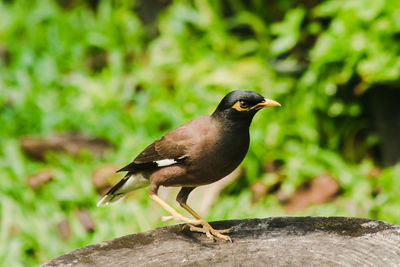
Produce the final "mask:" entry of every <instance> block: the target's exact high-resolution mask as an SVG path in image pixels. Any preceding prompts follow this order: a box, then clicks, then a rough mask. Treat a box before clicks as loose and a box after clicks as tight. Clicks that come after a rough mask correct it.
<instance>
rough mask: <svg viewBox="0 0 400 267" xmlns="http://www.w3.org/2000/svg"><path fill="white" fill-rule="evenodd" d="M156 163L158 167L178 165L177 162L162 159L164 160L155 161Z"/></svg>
mask: <svg viewBox="0 0 400 267" xmlns="http://www.w3.org/2000/svg"><path fill="white" fill-rule="evenodd" d="M155 163H156V164H157V167H165V166H169V165H173V164H175V163H177V161H176V160H174V159H162V160H157V161H155Z"/></svg>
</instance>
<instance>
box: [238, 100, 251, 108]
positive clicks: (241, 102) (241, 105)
mask: <svg viewBox="0 0 400 267" xmlns="http://www.w3.org/2000/svg"><path fill="white" fill-rule="evenodd" d="M240 107H241V108H248V107H249V104H247V103H246V102H244V101H243V100H242V101H240Z"/></svg>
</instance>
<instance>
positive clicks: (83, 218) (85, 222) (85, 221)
mask: <svg viewBox="0 0 400 267" xmlns="http://www.w3.org/2000/svg"><path fill="white" fill-rule="evenodd" d="M76 216H77V217H78V220H79V222H80V223H81V224H82V226H83V228H85V230H86V231H87V232H93V231H94V228H95V225H94V221H93V219H92V217H91V216H90V214H89V212H88V211H87V210H82V209H81V210H78V211H77V212H76Z"/></svg>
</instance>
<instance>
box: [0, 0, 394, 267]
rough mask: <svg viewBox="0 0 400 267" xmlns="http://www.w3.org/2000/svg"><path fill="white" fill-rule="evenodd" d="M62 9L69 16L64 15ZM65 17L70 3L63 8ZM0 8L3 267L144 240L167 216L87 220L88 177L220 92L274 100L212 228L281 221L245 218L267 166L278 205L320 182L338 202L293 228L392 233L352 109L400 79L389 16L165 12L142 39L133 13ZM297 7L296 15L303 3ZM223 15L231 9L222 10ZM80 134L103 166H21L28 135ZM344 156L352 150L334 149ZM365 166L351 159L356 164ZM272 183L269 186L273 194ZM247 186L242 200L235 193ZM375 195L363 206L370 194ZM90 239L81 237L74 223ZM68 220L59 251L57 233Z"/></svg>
mask: <svg viewBox="0 0 400 267" xmlns="http://www.w3.org/2000/svg"><path fill="white" fill-rule="evenodd" d="M67 2H68V1H67ZM71 2H75V1H71ZM83 2H84V1H76V2H75V3H76V4H75V5H72V6H71V7H69V8H63V7H61V6H60V5H59V4H57V1H50V0H46V1H27V0H15V1H3V2H0V125H1V130H0V176H1V177H2V178H1V187H0V262H4V263H7V265H9V266H27V265H28V266H29V265H37V264H38V263H42V262H45V261H46V260H48V259H50V258H52V257H55V256H57V255H59V254H62V253H65V252H67V251H69V250H72V249H75V248H78V247H80V246H84V245H87V244H91V243H95V242H100V241H102V240H106V239H110V238H113V237H117V236H121V235H125V234H128V233H132V232H137V231H144V230H149V229H152V228H154V227H156V226H161V225H164V223H161V222H160V221H159V217H160V216H161V215H165V213H164V211H163V210H161V209H160V208H158V207H157V206H156V205H153V203H151V202H150V201H149V200H148V197H147V194H146V191H145V190H141V191H139V192H137V193H136V194H135V196H134V197H132V198H129V199H128V200H127V201H124V202H121V203H119V204H118V205H115V206H113V207H112V208H101V209H99V208H96V207H95V203H96V201H97V200H98V199H99V196H98V195H97V193H96V192H95V189H94V188H93V185H92V184H91V181H90V177H91V173H92V171H93V169H95V168H96V167H97V166H99V165H101V164H105V163H115V164H118V165H119V166H122V165H123V164H126V163H128V162H129V161H130V160H131V159H132V158H133V157H134V156H135V155H136V154H137V153H138V152H140V151H141V149H143V148H144V147H145V146H146V145H148V144H149V143H150V142H151V141H152V140H154V139H155V138H157V137H159V136H161V135H162V134H163V133H165V132H166V131H168V130H169V129H171V128H173V127H176V126H178V125H180V124H182V123H184V122H185V121H187V120H189V119H191V118H193V117H195V116H199V115H204V114H209V113H211V112H212V111H213V109H214V108H215V106H216V105H217V104H218V102H219V100H220V99H221V98H222V97H223V96H224V94H226V93H227V92H228V91H230V90H233V89H237V88H248V89H252V90H255V91H258V92H260V93H262V94H263V95H265V96H267V97H269V98H271V99H276V100H278V101H279V102H280V103H281V104H282V107H281V108H274V109H272V108H271V109H268V110H264V111H263V112H260V114H258V115H257V117H256V118H255V119H254V123H253V124H252V127H251V136H252V143H251V148H250V151H249V153H248V155H247V157H246V159H245V161H244V163H243V164H242V167H241V168H242V169H243V170H244V174H245V175H243V176H244V177H242V178H241V179H242V180H241V181H239V182H237V184H234V185H231V186H229V187H228V188H227V189H226V190H224V192H223V194H222V195H221V196H220V199H219V200H218V202H217V203H216V204H215V205H213V206H212V208H211V211H210V212H209V215H208V217H207V218H208V219H210V220H222V219H235V218H247V217H267V216H278V215H285V212H284V209H283V208H282V206H281V204H279V202H278V200H277V198H276V197H275V196H274V195H267V196H265V197H264V198H263V199H262V200H261V201H260V202H258V203H256V204H252V203H251V192H250V189H249V185H250V184H251V183H253V182H255V181H258V180H265V181H267V180H268V179H270V178H271V177H272V176H268V177H267V176H266V174H265V173H264V171H263V170H264V165H265V164H266V163H267V162H274V161H280V162H282V163H283V166H282V169H281V170H280V171H278V172H277V174H275V173H273V174H271V175H276V176H279V177H283V178H282V179H281V178H279V179H281V180H282V185H281V190H282V192H283V193H284V194H286V195H290V194H292V193H293V192H295V190H296V188H298V187H299V186H300V185H301V184H303V183H304V182H306V181H308V180H310V179H311V178H312V177H314V176H317V175H319V174H321V173H330V174H331V175H332V176H333V177H335V178H336V179H337V181H338V182H339V184H340V186H341V190H342V192H341V194H340V195H339V196H338V197H337V198H336V199H335V200H334V201H332V202H329V203H324V204H321V205H315V206H312V207H310V208H308V209H307V210H305V211H301V212H299V214H303V215H305V214H306V215H326V216H334V215H343V216H365V217H370V218H376V219H381V220H386V221H388V222H392V223H400V215H399V213H398V212H397V210H398V206H399V204H400V197H399V195H398V192H397V191H398V188H399V187H400V185H399V181H400V180H399V179H395V178H396V177H397V178H398V177H400V168H399V166H395V167H392V168H386V169H384V170H383V171H382V172H381V173H380V174H379V175H377V177H374V178H371V177H369V175H368V173H369V172H370V170H371V169H372V168H375V167H376V166H375V165H376V162H375V159H373V158H371V157H368V156H364V155H366V153H365V151H366V150H368V149H370V148H371V147H372V146H375V145H376V144H377V142H378V139H377V138H376V136H375V134H374V133H373V132H371V131H368V133H367V138H365V140H363V142H362V145H361V146H360V148H359V150H357V151H354V150H355V148H354V147H355V146H354V145H353V143H354V142H355V141H354V139H355V137H354V136H355V135H356V133H358V132H359V131H361V130H369V129H370V128H369V125H368V122H366V121H365V120H364V119H363V118H362V117H361V113H362V112H363V111H362V107H361V105H360V103H359V99H358V98H356V97H352V98H351V100H343V99H342V98H341V97H340V94H341V93H342V92H343V91H345V90H355V91H356V92H357V93H358V94H359V93H362V92H364V91H365V90H367V89H368V88H369V87H370V86H372V85H374V84H379V83H398V81H399V77H400V73H399V70H400V53H399V52H400V51H399V50H400V46H399V45H398V42H399V32H400V13H399V10H400V7H399V1H396V0H385V1H371V0H361V1H360V0H350V1H344V0H343V1H342V0H330V1H322V2H321V3H319V4H318V5H317V6H315V7H309V6H306V4H305V3H303V4H301V3H300V4H296V7H294V3H297V1H296V2H295V1H289V0H287V1H275V2H276V3H275V2H273V3H269V4H271V6H270V7H271V8H270V9H268V8H265V5H264V4H263V3H264V2H265V1H264V2H263V1H249V3H248V4H243V3H242V1H230V5H227V2H228V1H222V0H220V1H202V0H197V1H192V2H190V3H189V2H188V1H174V2H173V3H172V4H171V5H169V6H168V7H167V8H165V9H164V10H162V12H161V13H160V14H159V17H158V19H157V21H156V26H157V30H158V33H159V34H158V35H157V36H156V37H155V38H153V39H150V38H149V36H148V35H147V34H146V27H149V26H145V25H143V24H142V22H141V21H140V19H139V17H138V14H137V13H136V12H135V11H134V10H135V7H134V6H132V4H130V1H111V0H103V1H99V3H98V6H97V7H96V8H95V9H93V8H91V7H90V6H88V5H86V4H84V3H83ZM305 2H306V1H305ZM227 6H229V8H228V7H227ZM71 130H77V131H83V132H85V133H88V134H89V135H91V136H96V137H102V138H105V139H107V140H109V141H110V142H111V143H113V144H114V145H115V149H113V150H111V151H109V152H108V153H107V154H106V155H105V156H104V157H103V158H101V159H98V158H95V157H93V156H91V155H90V154H88V153H86V154H85V153H82V155H80V156H78V157H76V158H74V157H71V156H68V155H63V154H49V155H47V158H46V162H45V163H44V162H35V161H32V160H31V159H29V158H27V157H26V156H25V155H23V154H22V152H21V150H20V147H19V143H18V139H19V138H20V137H21V136H24V135H41V136H48V135H49V134H51V133H53V132H64V131H71ZM343 144H347V145H343ZM360 155H361V156H360ZM43 168H48V169H51V170H52V173H53V176H54V177H53V178H54V181H52V182H51V183H49V184H46V185H44V186H43V187H42V188H40V189H39V190H37V191H34V190H32V189H31V188H29V187H28V186H27V183H26V179H27V177H28V176H29V175H30V174H32V173H34V172H37V171H38V170H41V169H43ZM274 179H275V178H273V179H272V180H274ZM243 185H245V186H243ZM375 191H376V192H378V194H374V193H373V192H375ZM78 209H86V210H87V211H88V212H89V213H90V215H91V216H92V217H93V220H94V221H95V223H96V228H95V231H94V232H86V231H85V230H84V228H83V227H82V225H81V224H80V223H79V221H78V220H77V218H76V211H77V210H78ZM63 220H67V221H68V222H69V224H70V227H71V233H72V236H71V237H70V238H69V239H67V240H63V239H62V238H61V237H60V235H59V234H58V233H57V224H58V223H60V222H61V221H63Z"/></svg>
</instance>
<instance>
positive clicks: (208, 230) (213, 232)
mask: <svg viewBox="0 0 400 267" xmlns="http://www.w3.org/2000/svg"><path fill="white" fill-rule="evenodd" d="M201 225H202V226H203V227H197V226H194V225H192V224H187V226H189V227H190V228H189V229H190V231H192V232H200V233H205V234H206V236H207V237H208V238H209V239H211V240H212V241H214V240H215V238H216V237H218V238H221V239H224V240H225V241H229V242H232V239H231V238H230V237H229V236H227V235H223V234H225V233H229V232H230V231H231V229H222V230H217V229H214V228H212V226H211V225H210V224H209V223H208V222H206V221H202V222H201ZM185 226H186V225H185Z"/></svg>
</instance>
